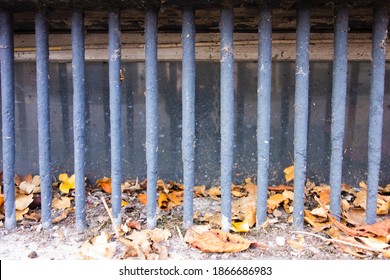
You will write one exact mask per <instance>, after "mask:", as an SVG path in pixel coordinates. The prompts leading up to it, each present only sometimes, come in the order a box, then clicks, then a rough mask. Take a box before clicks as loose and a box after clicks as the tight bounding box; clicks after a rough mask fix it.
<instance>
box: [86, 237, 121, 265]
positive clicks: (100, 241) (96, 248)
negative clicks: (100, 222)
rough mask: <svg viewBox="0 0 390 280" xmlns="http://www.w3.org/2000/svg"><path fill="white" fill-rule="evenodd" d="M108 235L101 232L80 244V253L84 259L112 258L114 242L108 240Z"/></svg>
mask: <svg viewBox="0 0 390 280" xmlns="http://www.w3.org/2000/svg"><path fill="white" fill-rule="evenodd" d="M109 240H110V236H109V235H108V234H107V233H106V232H102V233H101V234H100V235H99V236H96V237H94V238H93V239H92V240H87V241H85V242H84V243H83V245H82V246H81V255H82V256H83V257H84V258H85V259H95V260H101V259H112V257H113V256H114V254H115V247H116V243H115V242H109Z"/></svg>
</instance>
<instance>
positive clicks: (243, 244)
mask: <svg viewBox="0 0 390 280" xmlns="http://www.w3.org/2000/svg"><path fill="white" fill-rule="evenodd" d="M184 241H185V242H187V243H189V244H190V245H191V246H192V247H194V248H197V249H199V250H201V251H203V252H209V253H237V252H241V251H244V250H246V249H248V248H249V247H250V246H251V245H252V244H254V246H256V247H258V245H259V244H256V243H255V242H252V241H250V240H248V239H245V238H243V237H241V236H239V235H236V234H230V233H226V232H223V231H222V230H218V229H213V230H206V231H204V230H199V228H198V227H190V228H189V229H188V230H187V232H186V234H185V237H184Z"/></svg>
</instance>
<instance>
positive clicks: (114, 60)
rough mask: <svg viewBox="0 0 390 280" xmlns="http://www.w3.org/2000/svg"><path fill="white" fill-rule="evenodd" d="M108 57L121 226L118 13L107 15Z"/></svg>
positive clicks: (115, 201)
mask: <svg viewBox="0 0 390 280" xmlns="http://www.w3.org/2000/svg"><path fill="white" fill-rule="evenodd" d="M108 36H109V44H108V56H109V78H110V127H111V182H112V198H111V203H112V216H113V218H114V222H115V226H117V227H118V226H119V225H120V224H121V201H122V198H121V196H122V195H121V180H122V155H121V154H122V141H121V140H122V130H121V81H120V69H121V29H120V19H119V12H118V11H110V12H109V15H108Z"/></svg>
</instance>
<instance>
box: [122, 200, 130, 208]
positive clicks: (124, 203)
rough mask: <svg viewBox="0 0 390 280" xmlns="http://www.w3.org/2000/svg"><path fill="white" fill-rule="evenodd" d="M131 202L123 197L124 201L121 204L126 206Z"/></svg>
mask: <svg viewBox="0 0 390 280" xmlns="http://www.w3.org/2000/svg"><path fill="white" fill-rule="evenodd" d="M128 204H129V203H128V202H127V201H126V200H123V199H122V203H121V205H122V207H125V206H126V205H128Z"/></svg>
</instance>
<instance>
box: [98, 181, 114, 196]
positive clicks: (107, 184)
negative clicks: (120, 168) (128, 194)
mask: <svg viewBox="0 0 390 280" xmlns="http://www.w3.org/2000/svg"><path fill="white" fill-rule="evenodd" d="M96 186H98V187H99V188H101V189H102V190H103V191H105V192H106V193H112V186H111V179H110V178H107V177H103V178H101V179H99V180H97V181H96Z"/></svg>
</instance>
